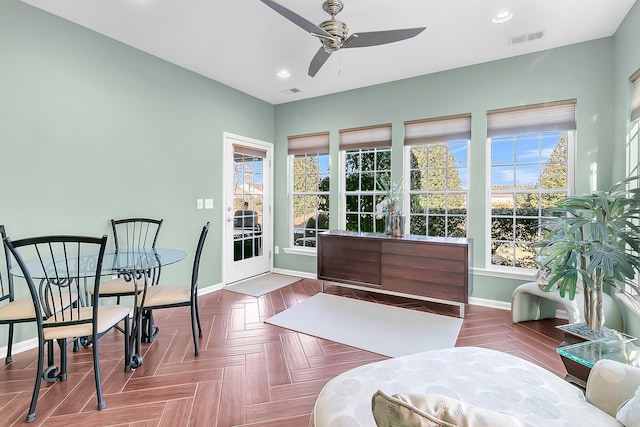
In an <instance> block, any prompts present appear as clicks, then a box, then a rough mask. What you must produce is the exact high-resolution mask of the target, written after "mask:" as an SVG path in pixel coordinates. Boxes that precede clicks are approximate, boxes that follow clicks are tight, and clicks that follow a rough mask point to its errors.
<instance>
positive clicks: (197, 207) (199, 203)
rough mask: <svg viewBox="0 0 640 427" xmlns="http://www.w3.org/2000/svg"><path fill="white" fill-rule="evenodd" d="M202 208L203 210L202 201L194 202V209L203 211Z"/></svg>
mask: <svg viewBox="0 0 640 427" xmlns="http://www.w3.org/2000/svg"><path fill="white" fill-rule="evenodd" d="M203 208H204V201H203V200H202V199H198V200H196V209H203Z"/></svg>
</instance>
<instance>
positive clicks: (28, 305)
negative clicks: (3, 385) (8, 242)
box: [0, 224, 36, 363]
mask: <svg viewBox="0 0 640 427" xmlns="http://www.w3.org/2000/svg"><path fill="white" fill-rule="evenodd" d="M0 236H2V240H3V241H4V239H5V238H6V237H7V233H6V230H5V228H4V225H2V224H0ZM2 246H3V247H4V243H3V244H2ZM4 258H5V265H6V267H7V270H6V271H7V275H6V280H4V281H3V279H2V273H1V272H0V325H7V326H8V328H9V331H8V332H9V333H8V336H7V355H6V356H5V359H4V360H5V363H11V362H12V360H13V358H12V354H11V352H12V350H13V325H15V324H16V323H26V322H35V321H36V313H35V311H34V310H33V301H32V300H31V297H25V298H17V299H16V295H15V289H14V285H13V275H12V274H11V272H10V271H11V267H12V263H11V256H10V253H9V250H8V249H7V248H6V247H4Z"/></svg>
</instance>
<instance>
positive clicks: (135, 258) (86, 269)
mask: <svg viewBox="0 0 640 427" xmlns="http://www.w3.org/2000/svg"><path fill="white" fill-rule="evenodd" d="M186 256H187V254H186V252H184V251H181V250H178V249H169V248H140V249H128V250H109V251H105V253H104V256H103V259H102V269H101V270H100V275H101V276H116V275H117V276H122V277H124V278H125V280H127V281H132V282H133V283H134V288H133V289H135V294H136V295H138V294H139V292H142V291H143V290H146V288H147V286H148V284H149V283H150V282H152V281H153V279H151V278H150V277H149V275H150V274H152V275H153V274H155V272H154V270H156V269H159V268H160V267H164V266H167V265H170V264H173V263H176V262H178V261H181V260H183V259H184V258H185V257H186ZM97 259H98V253H95V252H92V253H86V254H83V253H81V254H78V255H76V256H67V257H64V256H60V257H56V256H53V257H52V258H49V259H47V260H43V261H41V260H39V259H35V260H31V261H27V262H25V264H26V267H27V270H28V272H29V275H30V276H31V278H32V279H38V280H49V278H52V277H53V278H55V277H57V276H58V275H59V276H62V277H64V276H68V277H78V278H84V279H87V278H91V277H93V276H95V274H96V266H97ZM9 273H10V274H12V275H14V276H17V277H24V273H23V272H22V269H21V268H20V267H19V266H13V267H12V268H11V270H10V271H9ZM87 285H88V284H87V283H86V281H85V283H84V287H85V289H84V294H85V295H84V301H89V290H88V289H87ZM139 286H140V288H139ZM80 301H81V304H84V303H82V301H83V297H82V296H81V297H80ZM143 310H144V297H143V298H142V304H141V305H140V306H138V305H137V304H134V308H133V316H132V319H131V324H132V327H131V336H130V337H129V339H130V344H129V345H130V347H134V348H135V350H134V352H133V354H132V355H131V367H133V368H137V367H139V366H141V365H142V355H141V354H140V344H141V340H142V331H141V319H142V312H143Z"/></svg>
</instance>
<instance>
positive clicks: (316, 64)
mask: <svg viewBox="0 0 640 427" xmlns="http://www.w3.org/2000/svg"><path fill="white" fill-rule="evenodd" d="M329 56H331V53H330V52H327V51H326V50H324V47H321V48H320V49H318V51H317V52H316V54H315V56H314V57H313V59H312V60H311V64H309V75H310V76H311V77H314V76H315V75H316V73H317V72H318V71H319V70H320V68H321V67H322V66H323V65H324V63H325V62H327V59H329Z"/></svg>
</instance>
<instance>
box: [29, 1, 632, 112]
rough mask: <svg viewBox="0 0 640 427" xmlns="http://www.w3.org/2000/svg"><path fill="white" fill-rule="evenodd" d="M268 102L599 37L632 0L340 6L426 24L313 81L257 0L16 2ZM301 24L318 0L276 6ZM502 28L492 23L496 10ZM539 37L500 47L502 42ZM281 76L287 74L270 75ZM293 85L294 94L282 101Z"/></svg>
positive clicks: (287, 32) (357, 18)
mask: <svg viewBox="0 0 640 427" xmlns="http://www.w3.org/2000/svg"><path fill="white" fill-rule="evenodd" d="M22 1H23V2H25V3H28V4H31V5H33V6H36V7H38V8H40V9H43V10H46V11H48V12H51V13H53V14H55V15H58V16H60V17H62V18H65V19H67V20H69V21H72V22H75V23H77V24H80V25H82V26H84V27H87V28H90V29H92V30H94V31H97V32H99V33H102V34H104V35H106V36H108V37H111V38H113V39H116V40H119V41H120V42H122V43H125V44H127V45H130V46H133V47H135V48H138V49H140V50H142V51H145V52H148V53H150V54H151V55H154V56H157V57H159V58H163V59H164V60H166V61H169V62H171V63H174V64H177V65H179V66H181V67H184V68H186V69H188V70H191V71H194V72H196V73H199V74H202V75H204V76H206V77H209V78H211V79H213V80H216V81H218V82H221V83H224V84H225V85H228V86H231V87H233V88H235V89H238V90H240V91H242V92H245V93H247V94H249V95H253V96H255V97H256V98H260V99H262V100H264V101H267V102H270V103H272V104H280V103H284V102H290V101H296V100H299V99H305V98H311V97H316V96H320V95H325V94H329V93H335V92H341V91H345V90H349V89H354V88H358V87H364V86H370V85H374V84H378V83H384V82H389V81H393V80H399V79H403V78H407V77H413V76H418V75H422V74H429V73H434V72H437V71H443V70H448V69H453V68H458V67H463V66H467V65H471V64H478V63H482V62H487V61H492V60H496V59H501V58H507V57H511V56H517V55H522V54H525V53H530V52H536V51H541V50H546V49H550V48H555V47H559V46H564V45H569V44H573V43H579V42H583V41H588V40H594V39H598V38H602V37H608V36H611V35H613V34H614V33H615V31H616V29H617V28H618V26H619V25H620V23H621V22H622V20H623V19H624V17H625V15H626V14H627V12H628V11H629V10H630V8H631V7H632V6H633V4H634V3H635V0H344V3H345V6H344V10H343V11H342V12H341V13H340V14H339V15H337V19H339V20H341V21H343V22H345V23H346V24H347V25H348V27H349V32H350V33H353V32H366V31H379V30H390V29H399V28H411V27H422V26H425V27H427V29H426V30H425V31H424V32H422V34H420V35H418V36H417V37H415V38H413V39H409V40H404V41H401V42H397V43H391V44H387V45H383V46H373V47H365V48H356V49H343V50H340V51H338V52H336V53H334V54H333V55H332V56H331V57H330V58H329V60H328V61H327V62H326V64H325V65H324V66H323V67H322V69H320V71H319V72H318V74H317V75H316V76H315V77H313V78H312V77H309V76H308V75H307V70H308V68H309V62H310V61H311V58H313V56H314V54H315V53H316V51H317V50H318V48H319V47H320V42H319V41H318V39H316V38H315V37H312V36H311V35H309V34H308V33H306V32H305V31H304V30H303V29H301V28H300V27H298V26H296V25H295V24H293V23H291V22H289V21H287V20H286V19H285V18H283V17H282V16H281V15H279V14H277V13H276V12H275V11H274V10H272V9H271V8H269V7H267V6H266V5H265V4H263V3H262V2H261V1H259V0H92V1H87V0H22ZM276 1H278V2H279V3H280V4H281V5H283V6H285V7H287V8H288V9H291V10H292V11H294V12H296V13H297V14H298V15H301V16H303V17H304V18H306V19H307V20H309V21H311V22H313V23H316V24H319V23H320V22H322V21H325V20H327V19H328V18H329V15H327V14H326V12H324V10H322V3H323V0H276ZM504 9H508V10H510V11H512V12H513V14H514V17H513V19H512V20H511V21H509V22H507V23H504V24H499V25H496V24H493V23H491V17H492V16H493V15H494V14H496V13H497V12H499V11H502V10H504ZM541 30H542V31H544V34H545V35H544V37H543V38H542V39H538V40H534V41H530V42H526V43H521V44H516V45H509V43H508V41H509V39H510V37H513V36H521V35H526V34H529V33H533V32H537V31H541ZM283 68H285V69H287V70H289V72H290V73H291V77H290V78H288V79H286V80H283V79H281V78H279V77H277V76H276V73H277V72H278V71H279V70H281V69H283ZM292 88H296V89H299V90H300V91H301V92H299V93H295V94H284V93H282V91H285V90H287V89H292Z"/></svg>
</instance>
